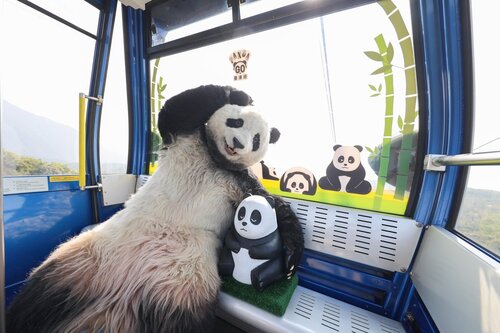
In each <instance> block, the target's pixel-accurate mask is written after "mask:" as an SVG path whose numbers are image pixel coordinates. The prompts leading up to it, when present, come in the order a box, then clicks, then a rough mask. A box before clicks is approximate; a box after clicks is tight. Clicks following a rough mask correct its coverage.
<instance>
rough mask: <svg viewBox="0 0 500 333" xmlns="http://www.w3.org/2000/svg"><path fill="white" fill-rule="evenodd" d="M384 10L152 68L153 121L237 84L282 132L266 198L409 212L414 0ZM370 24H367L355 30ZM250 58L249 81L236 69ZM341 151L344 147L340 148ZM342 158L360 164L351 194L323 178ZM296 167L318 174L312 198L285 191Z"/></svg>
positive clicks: (291, 28)
mask: <svg viewBox="0 0 500 333" xmlns="http://www.w3.org/2000/svg"><path fill="white" fill-rule="evenodd" d="M383 4H384V2H381V4H377V3H375V4H371V5H367V6H363V7H359V8H355V9H351V10H347V11H344V12H339V13H334V14H331V15H328V16H325V17H323V18H316V19H312V20H308V21H304V22H301V23H297V24H293V25H287V26H284V27H281V28H278V29H274V30H269V31H265V32H261V33H258V34H254V35H251V36H245V37H242V38H238V39H234V40H231V41H227V42H223V43H219V44H216V45H211V46H209V47H204V48H200V49H196V50H192V51H189V52H184V53H181V54H176V55H172V56H168V57H164V58H161V59H156V60H154V61H152V62H151V73H152V80H153V82H152V94H153V95H152V100H153V101H155V102H154V103H153V110H152V112H153V115H156V114H157V112H158V110H159V109H160V107H161V105H162V104H163V102H164V100H165V99H168V98H170V97H172V96H174V95H176V94H178V93H180V92H182V91H184V90H186V89H190V88H193V87H196V86H199V85H202V84H219V85H232V86H235V87H236V88H239V89H242V90H244V91H246V92H248V93H249V94H250V95H251V96H252V98H253V99H254V101H255V104H256V106H258V107H259V108H260V109H261V110H262V112H263V114H264V115H265V116H266V118H267V119H268V121H269V122H270V124H271V125H272V126H276V127H277V128H278V129H279V130H280V131H281V133H282V135H281V137H280V140H279V141H278V142H277V143H276V145H272V146H271V147H270V149H269V151H268V153H267V155H266V158H265V165H267V166H268V167H269V168H274V170H275V171H276V175H277V178H278V179H277V180H276V179H274V180H273V179H262V182H263V184H264V185H265V186H266V187H267V188H268V190H269V191H271V192H272V193H275V194H279V195H283V196H289V197H296V198H301V199H305V200H312V201H319V202H326V203H332V204H338V205H344V206H351V207H357V208H364V209H371V210H378V211H384V212H390V213H395V214H404V212H405V209H406V204H407V201H408V195H409V194H408V193H409V192H408V190H409V189H410V186H411V180H412V177H413V172H414V163H415V162H414V159H415V150H416V145H415V143H416V137H417V135H416V133H417V131H418V126H417V124H418V121H417V115H418V113H417V107H418V106H417V91H416V76H415V64H414V62H413V59H414V57H413V48H412V36H411V21H410V10H409V3H408V1H397V2H396V4H397V6H398V7H397V8H384V7H383ZM386 12H388V13H393V12H394V13H397V14H392V15H396V16H397V18H398V19H399V21H398V20H393V19H389V18H388V16H387V14H386ZM365 21H370V25H369V26H366V27H365V26H359V24H357V22H365ZM393 21H394V22H396V23H397V24H395V25H393V24H392V22H393ZM345 31H350V33H349V34H346V33H345ZM374 31H376V32H374ZM398 36H402V38H401V37H400V38H398ZM399 40H402V42H401V43H400V42H399ZM239 50H240V52H238V51H239ZM241 50H244V51H241ZM246 52H249V54H250V56H249V58H248V59H247V68H246V72H245V75H241V73H239V74H238V73H235V72H233V68H236V67H237V66H236V67H233V64H234V63H236V62H237V61H238V57H243V56H244V54H246ZM228 58H231V59H232V62H231V61H230V60H228ZM235 79H236V80H235ZM158 89H162V91H161V93H159V92H158V91H157V90H158ZM389 118H390V121H389ZM152 119H155V117H152ZM153 129H154V127H153ZM336 145H343V149H341V150H339V151H334V147H336ZM341 151H342V152H343V153H346V154H347V155H346V156H347V157H346V159H347V160H349V156H353V157H354V159H355V160H356V163H357V164H356V165H357V166H356V167H355V168H354V167H352V168H353V170H358V172H359V174H358V175H360V176H358V177H357V178H356V177H354V179H356V181H357V182H356V184H355V186H352V188H351V187H350V188H349V191H348V190H347V186H346V183H345V182H344V181H345V180H346V177H349V176H347V174H345V175H338V178H339V179H342V182H343V185H342V186H341V187H340V188H336V187H335V186H334V185H332V183H334V182H335V180H333V178H334V177H335V176H334V175H333V176H331V177H332V179H325V177H326V178H328V177H327V176H328V174H327V172H328V171H327V168H328V166H329V165H331V164H332V162H333V161H334V160H337V159H338V158H339V156H340V155H341ZM403 151H404V152H403ZM335 154H338V155H335ZM358 162H360V163H361V164H359V163H358ZM294 168H301V169H302V171H303V172H304V173H306V174H307V173H308V174H312V175H313V176H314V178H315V179H316V180H317V183H318V184H319V186H317V191H316V192H315V193H314V194H311V193H294V192H293V191H292V190H291V189H290V188H287V189H286V190H282V189H281V188H280V182H279V178H282V179H286V177H287V175H288V174H290V170H293V169H294ZM361 168H362V169H363V170H364V171H361ZM304 169H305V171H304ZM351 175H352V174H351ZM344 176H345V177H344ZM321 179H323V181H321ZM311 186H312V184H311Z"/></svg>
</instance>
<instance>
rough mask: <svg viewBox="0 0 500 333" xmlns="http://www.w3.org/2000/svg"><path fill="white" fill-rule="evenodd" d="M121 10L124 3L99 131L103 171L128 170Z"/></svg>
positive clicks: (115, 32)
mask: <svg viewBox="0 0 500 333" xmlns="http://www.w3.org/2000/svg"><path fill="white" fill-rule="evenodd" d="M121 12H122V7H121V6H118V7H117V9H116V18H115V27H114V29H113V40H112V44H111V54H110V59H109V65H108V74H107V79H106V90H105V92H104V102H103V105H102V116H101V129H100V133H99V135H100V138H99V144H100V147H99V150H100V161H101V173H102V174H111V173H122V174H123V173H126V172H127V161H128V148H129V118H128V105H127V80H126V77H125V55H124V47H123V29H122V25H123V23H122V15H121Z"/></svg>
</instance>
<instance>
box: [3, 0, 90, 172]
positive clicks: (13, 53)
mask: <svg viewBox="0 0 500 333" xmlns="http://www.w3.org/2000/svg"><path fill="white" fill-rule="evenodd" d="M2 4H3V8H2V19H1V24H2V32H3V39H2V50H3V51H2V57H3V60H2V62H3V64H2V65H3V67H2V69H3V72H2V96H1V97H2V106H1V107H2V117H3V119H2V146H3V147H2V148H3V151H2V153H3V158H4V165H3V168H2V172H3V176H16V175H40V174H76V173H77V170H78V94H79V93H80V92H86V91H88V87H89V82H90V74H91V69H92V59H93V53H94V45H95V40H94V39H92V38H90V37H88V36H86V35H84V34H82V33H80V32H78V31H76V30H74V29H71V28H70V27H68V26H66V25H64V24H61V23H60V22H58V21H56V20H53V19H51V18H49V17H47V16H45V15H43V14H41V13H40V12H38V11H36V10H34V9H32V8H30V7H28V6H25V5H23V4H21V3H20V2H18V1H13V0H7V1H3V3H2ZM96 13H97V14H96ZM96 15H98V10H97V9H96V8H94V7H92V6H90V5H89V6H83V7H82V8H80V10H79V16H80V18H81V19H82V20H83V19H85V18H88V20H90V21H91V22H96V21H93V20H94V19H95V16H96ZM26 22H29V24H25V23H26ZM33 27H36V28H35V30H34V29H33ZM94 29H95V28H94Z"/></svg>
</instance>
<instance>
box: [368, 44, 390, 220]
mask: <svg viewBox="0 0 500 333" xmlns="http://www.w3.org/2000/svg"><path fill="white" fill-rule="evenodd" d="M375 42H376V44H377V47H378V52H374V51H367V52H365V54H366V56H367V57H368V58H370V59H372V60H374V61H377V62H380V63H381V65H382V66H381V67H380V68H378V69H377V70H375V71H374V72H373V73H372V74H371V75H378V74H384V83H385V116H384V134H383V139H382V151H381V152H380V162H379V170H378V173H377V174H378V179H377V188H376V189H375V201H374V209H376V210H379V209H380V207H381V204H382V198H383V195H384V188H385V183H386V181H387V174H388V170H389V159H390V155H391V140H392V124H393V119H394V75H393V72H392V63H391V62H392V59H393V58H394V48H393V47H392V44H391V43H389V45H387V44H386V42H385V40H384V36H383V35H382V34H380V35H378V36H377V37H375ZM369 87H370V89H371V90H373V91H375V93H374V94H373V95H371V97H376V96H379V95H380V91H381V90H382V85H379V88H378V89H377V88H375V86H373V85H369ZM366 149H367V150H368V151H369V152H370V153H372V154H376V153H378V152H377V151H374V150H371V149H370V148H368V147H366ZM376 149H377V148H375V150H376Z"/></svg>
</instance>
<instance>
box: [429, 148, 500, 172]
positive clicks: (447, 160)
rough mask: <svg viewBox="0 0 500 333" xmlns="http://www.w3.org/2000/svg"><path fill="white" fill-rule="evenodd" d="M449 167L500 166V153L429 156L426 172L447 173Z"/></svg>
mask: <svg viewBox="0 0 500 333" xmlns="http://www.w3.org/2000/svg"><path fill="white" fill-rule="evenodd" d="M447 165H461V166H466V165H470V166H472V165H500V151H492V152H484V153H470V154H460V155H453V156H447V155H432V154H430V155H427V156H425V159H424V170H428V171H445V169H446V166H447Z"/></svg>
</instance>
